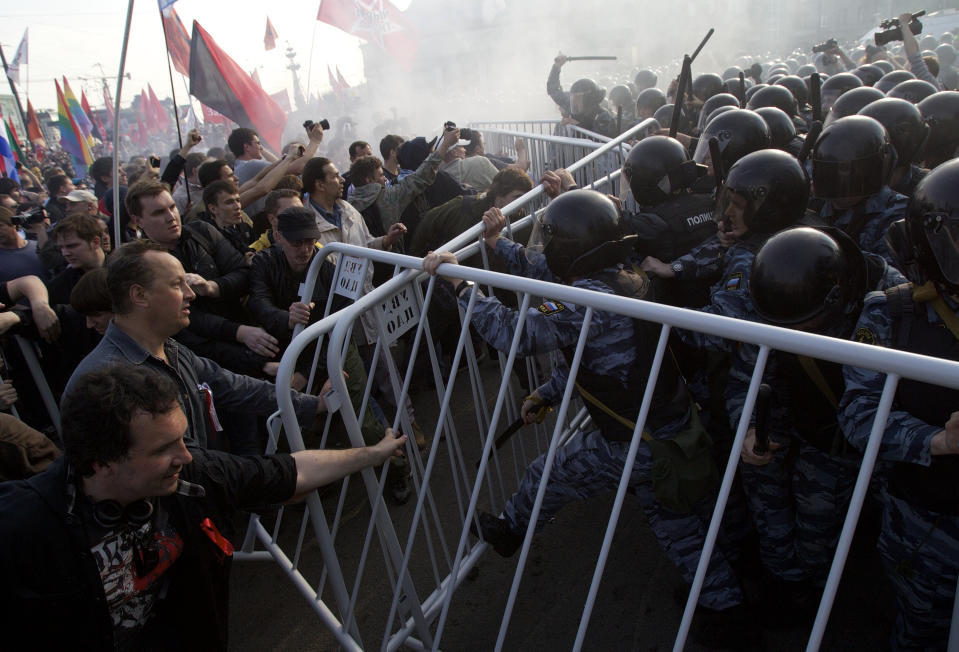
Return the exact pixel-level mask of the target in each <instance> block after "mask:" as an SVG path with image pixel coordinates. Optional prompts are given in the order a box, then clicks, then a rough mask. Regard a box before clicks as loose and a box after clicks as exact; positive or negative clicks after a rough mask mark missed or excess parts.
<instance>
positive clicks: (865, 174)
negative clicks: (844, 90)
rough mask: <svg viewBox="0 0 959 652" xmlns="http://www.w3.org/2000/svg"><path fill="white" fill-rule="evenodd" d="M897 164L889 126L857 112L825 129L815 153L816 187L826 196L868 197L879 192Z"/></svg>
mask: <svg viewBox="0 0 959 652" xmlns="http://www.w3.org/2000/svg"><path fill="white" fill-rule="evenodd" d="M895 165H896V151H895V150H894V149H893V147H892V144H891V143H890V142H889V135H888V134H887V133H886V128H885V127H883V126H882V125H881V124H880V123H879V122H877V121H876V120H873V119H872V118H867V117H865V116H861V115H853V116H849V117H846V118H840V119H839V120H836V121H835V122H834V123H832V124H831V125H829V126H828V127H825V128H823V130H822V133H821V134H820V135H819V139H818V140H816V145H815V146H814V147H813V153H812V180H813V190H814V192H815V194H816V196H817V197H820V198H822V199H844V198H853V197H866V196H868V195H873V194H875V193H877V192H879V191H880V190H881V189H882V187H883V186H884V185H885V184H886V183H887V182H888V181H889V175H890V173H891V172H892V169H893V168H894V167H895Z"/></svg>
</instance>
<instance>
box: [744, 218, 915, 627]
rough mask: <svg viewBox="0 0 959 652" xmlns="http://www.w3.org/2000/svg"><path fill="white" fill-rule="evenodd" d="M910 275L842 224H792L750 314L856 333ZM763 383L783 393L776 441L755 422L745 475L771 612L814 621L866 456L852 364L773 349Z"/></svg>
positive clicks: (757, 285) (774, 420)
mask: <svg viewBox="0 0 959 652" xmlns="http://www.w3.org/2000/svg"><path fill="white" fill-rule="evenodd" d="M902 280H903V277H902V275H901V274H899V272H898V271H896V270H895V268H893V267H890V266H889V265H887V264H886V262H885V261H884V260H883V259H882V258H881V257H879V256H876V255H874V254H863V253H862V252H861V251H860V250H859V247H858V246H856V244H855V243H854V242H853V241H852V239H851V238H849V236H847V235H846V234H844V233H843V232H842V231H840V230H838V229H836V228H834V227H825V228H822V229H814V228H809V227H797V228H792V229H787V230H785V231H782V232H780V233H778V234H776V235H774V236H772V237H771V238H770V239H769V240H767V241H766V243H765V244H764V245H763V246H762V248H761V249H760V250H759V252H758V253H757V254H756V257H755V259H754V260H753V264H752V270H751V276H750V286H749V293H750V298H751V307H752V310H751V311H750V314H748V315H747V317H748V318H750V319H755V320H762V321H765V322H768V323H771V324H774V325H777V326H784V327H787V328H795V329H797V330H803V331H808V332H815V333H819V334H821V335H831V336H834V337H841V338H848V337H849V336H850V335H851V334H852V332H853V327H854V325H855V323H856V320H857V319H858V317H859V313H860V311H861V309H862V303H863V298H864V296H865V295H866V293H867V292H868V291H870V290H876V289H880V290H881V289H885V288H887V287H894V286H895V285H897V284H898V283H900V282H901V281H902ZM758 351H759V349H758V347H756V346H754V345H748V344H744V345H743V346H741V347H739V348H738V349H737V351H736V355H735V359H734V362H733V366H732V369H731V370H730V373H729V386H728V391H727V409H728V412H729V415H730V421H731V423H732V424H733V425H734V426H735V425H736V424H737V423H738V421H739V419H740V417H741V415H742V409H743V404H744V403H745V399H746V392H747V389H748V386H749V382H750V378H751V375H752V372H753V369H754V368H755V364H756V359H757V357H758ZM764 379H765V380H766V382H768V383H769V384H770V385H771V387H772V388H774V390H775V393H774V399H773V402H772V407H771V408H770V418H769V420H768V423H770V424H771V425H770V428H769V432H768V433H767V434H768V436H769V441H770V443H769V447H768V450H767V451H765V452H757V450H756V441H757V440H756V432H755V429H754V428H751V429H750V430H749V431H748V433H747V437H746V440H745V442H744V445H743V448H742V451H741V461H742V463H741V465H740V477H741V479H742V483H743V489H744V492H745V495H746V496H747V498H748V504H749V508H750V514H751V516H752V519H753V522H754V523H755V524H756V527H757V530H758V532H759V537H760V555H761V558H762V562H763V567H764V568H765V569H766V572H767V574H768V575H767V577H766V582H765V589H766V590H765V595H764V599H763V604H764V606H765V607H766V609H767V612H768V613H767V619H771V620H775V621H780V622H782V621H784V620H790V619H792V618H803V617H808V616H810V615H811V613H812V610H813V608H814V607H815V605H816V602H817V601H816V599H815V598H816V597H817V595H818V593H817V591H816V588H818V587H821V586H822V583H823V582H824V580H825V578H826V575H827V574H828V571H829V566H830V563H831V561H832V555H833V551H834V549H835V545H836V541H837V540H838V536H839V533H840V531H841V529H842V524H843V519H844V518H845V513H846V508H847V507H848V503H849V498H850V496H851V495H852V489H853V486H854V484H855V480H856V474H857V472H858V468H859V464H860V457H859V454H858V453H857V452H856V451H855V450H854V449H852V448H851V447H850V446H848V444H846V441H845V439H844V437H843V434H842V431H841V429H840V428H839V423H838V420H837V416H836V411H837V408H838V399H839V398H840V397H841V396H842V395H843V392H844V386H843V381H842V367H841V365H838V364H835V363H831V362H827V361H823V360H814V359H812V358H808V357H805V356H797V355H795V354H792V353H786V352H783V351H774V352H773V353H772V354H771V355H770V357H769V360H768V363H767V366H766V370H765V376H764ZM751 422H753V423H754V422H755V421H754V420H751Z"/></svg>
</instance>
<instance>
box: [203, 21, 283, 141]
mask: <svg viewBox="0 0 959 652" xmlns="http://www.w3.org/2000/svg"><path fill="white" fill-rule="evenodd" d="M190 94H191V95H193V97H195V98H197V99H198V100H200V101H201V102H202V103H203V104H206V105H207V106H209V107H210V108H212V109H216V110H217V111H219V112H220V113H222V114H223V115H225V116H226V117H228V118H230V119H231V120H233V122H236V123H237V124H239V125H240V126H241V127H249V128H251V129H255V130H256V131H257V133H258V134H259V135H260V138H261V139H262V140H263V142H265V143H266V144H267V145H269V147H270V148H271V149H272V150H273V151H275V152H278V151H280V146H281V141H282V137H283V128H284V127H285V126H286V121H287V114H286V112H285V111H284V110H283V109H282V108H280V106H279V105H278V104H277V103H276V102H275V101H274V100H273V98H271V97H270V96H269V95H268V94H267V92H266V91H264V90H263V89H262V88H260V86H259V85H258V84H257V83H256V82H255V81H253V78H252V77H250V75H248V74H247V73H246V71H245V70H243V68H241V67H240V66H239V65H238V64H237V62H236V61H234V60H233V59H231V58H230V56H229V55H228V54H227V53H226V52H224V51H223V50H221V49H220V46H218V45H217V44H216V42H214V40H213V39H212V38H211V37H210V35H209V34H208V33H207V31H206V30H205V29H203V28H202V27H201V26H200V24H199V23H198V22H196V21H193V41H192V42H191V44H190Z"/></svg>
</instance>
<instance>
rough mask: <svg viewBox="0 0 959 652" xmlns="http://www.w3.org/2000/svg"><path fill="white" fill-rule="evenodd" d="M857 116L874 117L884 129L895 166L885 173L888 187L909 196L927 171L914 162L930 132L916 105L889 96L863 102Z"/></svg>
mask: <svg viewBox="0 0 959 652" xmlns="http://www.w3.org/2000/svg"><path fill="white" fill-rule="evenodd" d="M859 115H864V116H867V117H869V118H872V119H873V120H877V121H878V122H879V123H880V124H882V126H883V127H885V128H886V132H887V133H888V134H889V140H890V141H891V142H892V146H893V147H894V148H895V150H896V167H894V168H893V169H892V173H891V174H890V175H889V187H890V188H892V189H893V190H894V191H895V192H898V193H899V194H901V195H905V196H906V197H912V193H913V191H914V190H915V188H916V185H918V183H919V182H920V181H922V179H923V177H925V176H926V174H928V173H929V170H926V169H925V168H921V167H919V166H918V165H916V163H915V162H916V160H917V159H918V158H919V154H920V152H921V151H922V148H923V146H924V145H925V144H926V141H927V140H928V138H929V131H930V130H929V125H927V124H926V123H925V121H923V119H922V113H920V112H919V108H918V107H917V106H916V105H915V104H912V103H911V102H907V101H906V100H902V99H897V98H891V97H889V98H885V99H881V100H876V101H875V102H872V103H870V104H867V105H866V106H864V107H863V108H862V109H860V110H859Z"/></svg>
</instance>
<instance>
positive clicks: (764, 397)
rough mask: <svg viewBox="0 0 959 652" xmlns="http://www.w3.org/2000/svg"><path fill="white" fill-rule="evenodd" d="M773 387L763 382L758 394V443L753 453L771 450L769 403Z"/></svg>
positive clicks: (763, 452) (758, 453)
mask: <svg viewBox="0 0 959 652" xmlns="http://www.w3.org/2000/svg"><path fill="white" fill-rule="evenodd" d="M772 394H773V388H772V387H770V386H769V385H767V384H766V383H763V384H762V385H760V386H759V394H758V395H757V396H756V444H755V445H754V446H753V453H755V454H756V455H765V454H766V453H768V452H769V403H770V398H772Z"/></svg>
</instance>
